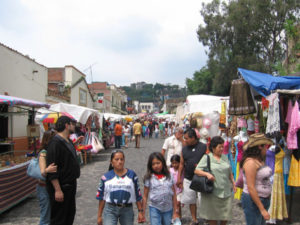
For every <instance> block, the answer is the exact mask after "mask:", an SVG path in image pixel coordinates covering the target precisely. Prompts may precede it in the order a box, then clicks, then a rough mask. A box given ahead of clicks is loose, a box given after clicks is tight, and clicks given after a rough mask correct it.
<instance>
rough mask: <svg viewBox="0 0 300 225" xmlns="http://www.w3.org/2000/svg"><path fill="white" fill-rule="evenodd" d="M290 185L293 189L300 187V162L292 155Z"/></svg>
mask: <svg viewBox="0 0 300 225" xmlns="http://www.w3.org/2000/svg"><path fill="white" fill-rule="evenodd" d="M288 185H289V186H293V187H299V186H300V161H298V160H297V159H296V158H295V156H294V155H292V161H291V166H290V174H289V180H288Z"/></svg>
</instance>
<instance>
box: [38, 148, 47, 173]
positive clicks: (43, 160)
mask: <svg viewBox="0 0 300 225" xmlns="http://www.w3.org/2000/svg"><path fill="white" fill-rule="evenodd" d="M39 166H40V171H41V174H42V176H43V177H46V153H40V155H39Z"/></svg>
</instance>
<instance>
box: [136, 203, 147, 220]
mask: <svg viewBox="0 0 300 225" xmlns="http://www.w3.org/2000/svg"><path fill="white" fill-rule="evenodd" d="M136 206H137V208H138V223H143V222H145V216H144V209H143V201H138V202H136Z"/></svg>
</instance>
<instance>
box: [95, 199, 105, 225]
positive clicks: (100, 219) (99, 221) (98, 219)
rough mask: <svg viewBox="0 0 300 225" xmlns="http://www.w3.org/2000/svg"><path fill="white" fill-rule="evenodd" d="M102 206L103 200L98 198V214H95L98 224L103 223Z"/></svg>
mask: <svg viewBox="0 0 300 225" xmlns="http://www.w3.org/2000/svg"><path fill="white" fill-rule="evenodd" d="M104 206H105V201H104V200H100V201H99V208H98V216H97V224H98V225H103V221H102V212H103V209H104Z"/></svg>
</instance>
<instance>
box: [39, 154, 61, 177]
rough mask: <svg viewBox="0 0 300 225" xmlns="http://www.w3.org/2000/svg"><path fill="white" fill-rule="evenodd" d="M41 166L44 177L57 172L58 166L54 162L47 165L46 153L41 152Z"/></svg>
mask: <svg viewBox="0 0 300 225" xmlns="http://www.w3.org/2000/svg"><path fill="white" fill-rule="evenodd" d="M39 166H40V171H41V174H42V176H43V177H46V175H47V173H56V171H57V166H56V165H55V164H54V163H51V164H50V165H49V166H48V167H46V153H40V156H39Z"/></svg>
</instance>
